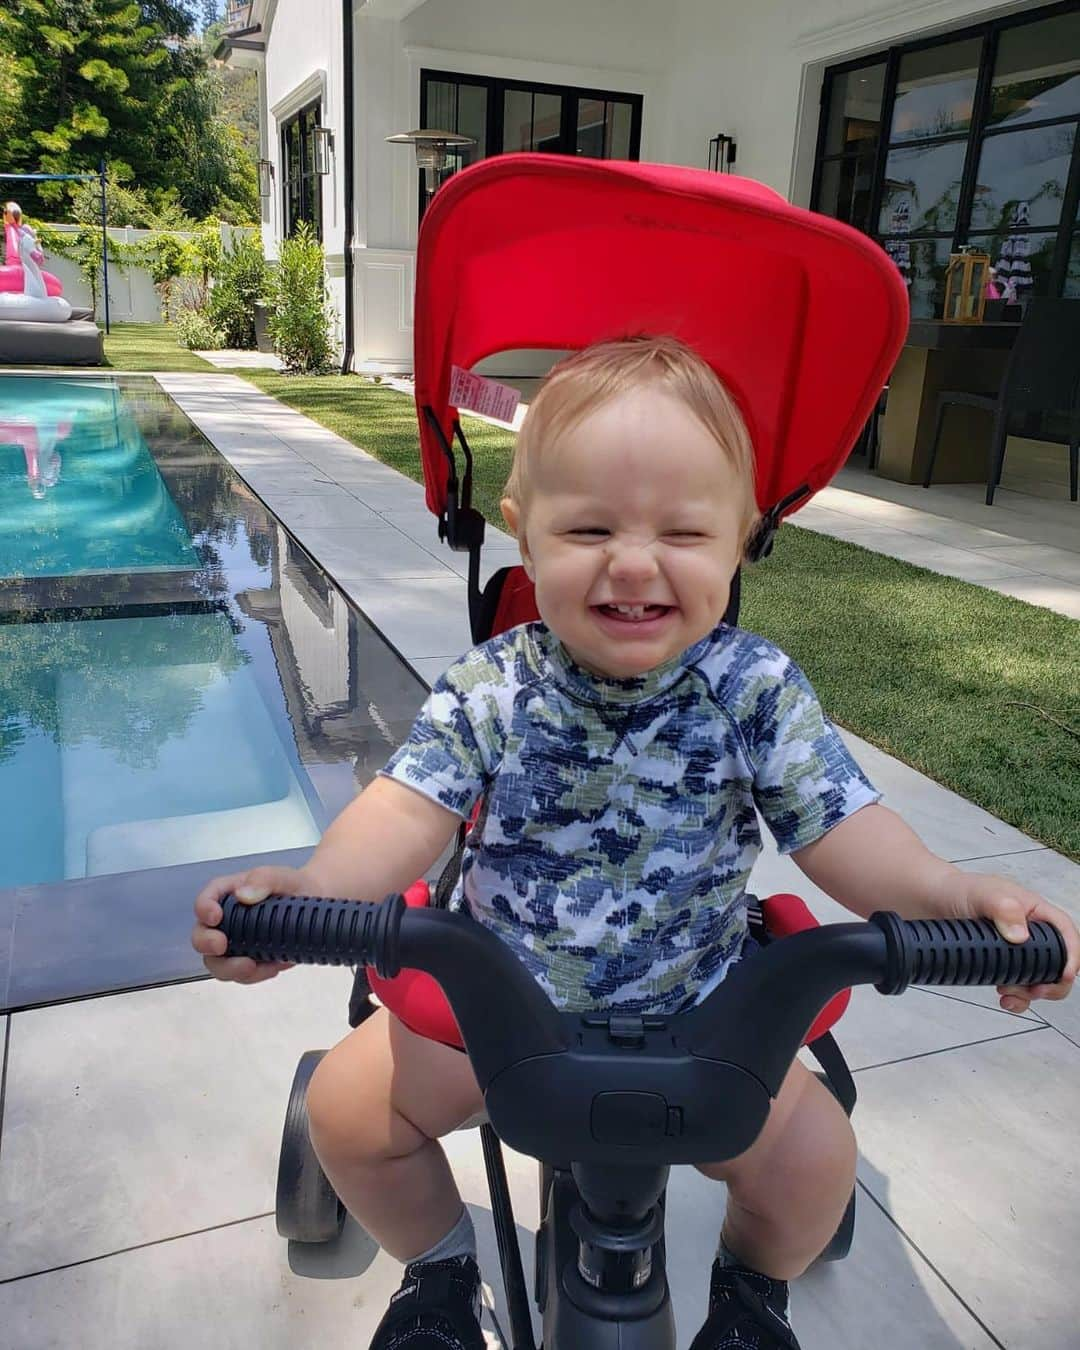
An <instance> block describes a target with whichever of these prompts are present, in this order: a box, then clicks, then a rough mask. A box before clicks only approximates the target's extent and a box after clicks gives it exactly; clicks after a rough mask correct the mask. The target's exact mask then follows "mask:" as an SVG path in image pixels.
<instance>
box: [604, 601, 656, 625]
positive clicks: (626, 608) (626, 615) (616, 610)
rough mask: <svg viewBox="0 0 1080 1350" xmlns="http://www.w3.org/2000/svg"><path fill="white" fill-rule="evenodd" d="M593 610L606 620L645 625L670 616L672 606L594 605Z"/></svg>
mask: <svg viewBox="0 0 1080 1350" xmlns="http://www.w3.org/2000/svg"><path fill="white" fill-rule="evenodd" d="M594 608H595V609H596V610H598V611H599V612H600V613H601V614H603V615H604V616H605V618H608V619H617V620H618V621H619V622H620V623H645V622H647V621H648V620H649V619H659V618H662V617H663V616H664V615H665V614H670V613H671V611H672V610H673V609H674V606H673V605H595V606H594Z"/></svg>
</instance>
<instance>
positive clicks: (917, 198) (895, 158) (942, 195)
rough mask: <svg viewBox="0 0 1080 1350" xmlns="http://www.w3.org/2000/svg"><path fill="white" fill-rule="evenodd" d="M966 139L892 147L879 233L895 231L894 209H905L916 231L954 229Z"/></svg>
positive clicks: (886, 174)
mask: <svg viewBox="0 0 1080 1350" xmlns="http://www.w3.org/2000/svg"><path fill="white" fill-rule="evenodd" d="M966 149H967V142H966V141H947V142H945V144H944V145H919V146H911V147H906V148H904V149H902V150H891V151H890V152H889V158H888V160H887V162H886V165H885V190H884V193H883V195H882V199H881V214H880V216H879V217H878V233H879V234H889V233H890V232H891V231H892V228H893V227H892V226H890V221H891V219H892V217H893V214H894V212H900V213H901V214H904V213H906V215H907V218H908V220H910V222H911V225H910V228H911V229H912V230H914V231H919V232H922V231H927V230H943V231H944V230H952V229H953V228H954V227H955V225H956V199H957V197H958V196H959V194H960V177H961V175H962V173H963V171H964V152H965V150H966Z"/></svg>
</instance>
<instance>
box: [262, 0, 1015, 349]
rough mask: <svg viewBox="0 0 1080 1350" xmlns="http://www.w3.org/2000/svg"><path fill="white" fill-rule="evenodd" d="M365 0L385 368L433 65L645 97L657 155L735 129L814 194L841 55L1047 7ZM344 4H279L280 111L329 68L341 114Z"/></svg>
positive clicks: (754, 157)
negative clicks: (826, 88)
mask: <svg viewBox="0 0 1080 1350" xmlns="http://www.w3.org/2000/svg"><path fill="white" fill-rule="evenodd" d="M356 4H357V8H356V67H355V69H356V80H355V88H356V118H355V127H356V142H357V143H356V166H355V183H356V213H357V218H356V227H355V252H354V262H355V319H356V323H355V363H356V365H357V366H366V367H368V368H373V369H378V368H385V369H389V368H396V369H408V368H409V367H410V364H411V353H412V330H411V316H412V301H413V278H414V261H415V256H414V248H415V241H416V215H417V174H416V168H415V163H414V160H413V158H412V155H411V151H410V150H409V149H407V148H405V147H402V146H390V145H387V144H386V142H385V138H386V136H388V135H390V134H392V133H393V132H397V131H407V130H411V129H413V128H415V127H416V126H417V125H418V121H419V117H420V102H419V99H420V71H421V69H422V68H428V69H442V70H450V71H456V72H459V73H462V74H479V75H488V76H495V77H502V78H511V79H514V78H517V79H527V80H534V81H543V82H546V83H552V84H564V85H577V86H583V87H595V88H606V89H612V90H619V91H627V92H631V93H637V94H642V95H643V96H644V115H643V123H642V145H641V156H642V158H643V159H653V160H661V161H668V162H672V163H678V164H689V165H698V166H701V167H704V166H705V164H706V162H707V155H708V143H709V140H710V138H711V137H713V136H715V135H716V134H717V133H719V132H723V133H725V134H728V135H731V136H734V137H735V139H736V142H737V145H738V157H737V161H736V171H737V172H739V173H742V174H746V175H748V176H750V177H753V178H758V179H760V180H762V181H763V182H765V183H768V184H770V185H771V186H772V187H774V188H776V189H777V190H778V191H780V192H781V193H783V194H784V195H785V196H788V197H789V198H790V199H791V200H794V201H796V202H799V203H802V204H806V203H807V202H808V200H809V194H810V180H811V175H812V170H813V160H814V148H815V142H816V134H817V122H818V106H819V98H820V90H821V77H822V71H823V69H824V67H825V66H826V65H827V64H830V63H833V62H836V61H839V60H844V59H847V58H849V57H852V56H857V55H859V54H861V53H864V52H870V51H874V50H877V49H880V48H883V47H887V46H889V45H892V44H894V43H896V42H899V41H904V40H907V39H910V38H913V37H916V36H925V35H928V34H929V33H931V32H934V31H943V30H949V29H953V28H958V27H961V26H962V25H963V24H964V23H965V22H971V21H973V20H976V19H979V18H985V17H987V16H989V15H991V14H999V13H1001V12H1003V10H1004V9H1006V8H1012V9H1018V8H1034V7H1036V6H1034V5H1024V6H1011V7H1006V6H1001V5H988V4H986V3H985V0H984V2H983V3H980V2H979V0H885V3H873V0H803V2H802V3H800V2H799V0H667V3H666V4H663V5H657V4H655V3H650V2H649V0H545V2H544V3H543V4H537V3H536V0H427V3H425V4H422V5H420V6H419V7H417V8H414V9H413V10H412V12H411V13H409V14H408V15H407V16H406V17H404V18H402V19H395V18H386V17H376V16H375V13H367V12H366V6H365V5H363V3H362V0H356ZM376 12H377V11H376ZM382 12H383V13H385V12H386V10H385V7H384V8H383V10H382ZM338 13H339V5H338V4H337V3H336V0H278V13H277V16H276V18H275V20H274V24H273V32H272V40H271V42H270V44H269V49H268V54H267V90H268V102H269V103H270V104H271V106H273V103H274V100H275V98H280V97H281V96H282V93H283V91H285V90H287V89H289V88H295V87H296V85H297V84H298V83H300V82H301V81H302V80H303V79H304V78H305V76H306V75H309V74H310V72H311V71H313V70H316V69H319V68H322V69H325V70H326V72H327V78H328V89H327V107H328V114H327V115H328V116H329V117H331V118H334V117H336V116H337V115H338V114H337V110H338V108H339V107H340V94H339V92H338V85H337V81H338V79H339V65H340V45H341V43H340V32H339V26H338V23H337V15H338ZM286 21H287V22H286ZM283 24H285V26H283ZM332 124H334V125H336V123H332ZM274 153H275V154H276V145H275V150H274ZM338 224H339V218H338V219H337V220H336V221H335V226H336V227H337V226H338ZM340 237H341V235H340V229H339V228H337V229H336V233H335V234H334V238H337V239H340ZM328 238H329V236H328Z"/></svg>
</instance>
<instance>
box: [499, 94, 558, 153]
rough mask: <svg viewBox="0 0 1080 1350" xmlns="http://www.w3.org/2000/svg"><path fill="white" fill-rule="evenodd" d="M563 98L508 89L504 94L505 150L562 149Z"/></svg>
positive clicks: (555, 95) (556, 95)
mask: <svg viewBox="0 0 1080 1350" xmlns="http://www.w3.org/2000/svg"><path fill="white" fill-rule="evenodd" d="M561 130H562V97H561V95H559V94H543V93H536V94H534V93H533V92H532V90H531V89H507V90H506V92H505V93H504V95H503V149H504V150H547V151H549V152H551V151H556V152H557V151H559V150H561V149H562V140H561Z"/></svg>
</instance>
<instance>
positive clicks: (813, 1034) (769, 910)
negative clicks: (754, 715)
mask: <svg viewBox="0 0 1080 1350" xmlns="http://www.w3.org/2000/svg"><path fill="white" fill-rule="evenodd" d="M429 901H430V892H429V890H428V884H427V882H426V881H418V882H416V883H415V885H413V886H410V887H409V889H408V890H407V891H406V892H405V903H406V904H407V905H411V906H414V907H417V908H420V907H422V906H424V905H427V904H428V903H429ZM762 910H763V912H764V914H765V926H766V928H767V929H768V931H769V933H770V935H771V936H772V937H775V938H780V937H786V936H787V935H788V934H789V933H798V932H801V931H802V929H804V928H816V927H817V919H815V918H814V916H813V915H812V914H811V913H810V911H809V910H808V909H807V907H806V905H805V904H804V903H803V901H802V900H800V899H799V897H798V896H797V895H770V896H769V898H768V899H767V900H764V901H763V902H762ZM368 980H369V981H370V983H371V989H372V992H373V993H374V994H376V995H377V996H378V998H379V1001H380V1002H381V1003H383V1004H384V1005H385V1006H386V1007H387V1008H389V1009H390V1011H391V1012H392V1013H393V1014H394V1016H395V1017H397V1018H398V1019H399V1020H400V1021H402V1022H404V1023H405V1025H406V1026H407V1027H408V1028H409V1029H410V1030H411V1031H415V1032H416V1033H417V1035H419V1036H426V1037H427V1038H428V1040H432V1041H441V1042H442V1043H443V1045H452V1046H454V1047H455V1049H459V1050H460V1049H461V1048H462V1040H461V1032H460V1031H459V1030H458V1024H457V1022H456V1021H455V1020H454V1014H453V1013H452V1012H451V1011H450V1005H449V1003H447V1001H446V995H445V994H444V993H443V991H442V988H441V987H440V986H439V985H438V984H437V983H436V981H435V980H434V979H433V978H432V977H431V976H430V975H426V974H424V972H423V971H419V970H403V971H402V972H401V974H400V975H395V977H394V978H393V979H392V980H383V979H380V978H379V976H378V975H377V974H376V973H375V971H374V970H373V969H371V968H370V967H369V969H368ZM850 1000H851V990H850V989H845V990H844V991H843V992H842V993H839V994H837V995H836V997H835V998H833V999H831V1000H830V1001H829V1002H828V1003H827V1004H826V1005H825V1007H824V1008H822V1010H821V1012H820V1013H818V1015H817V1017H816V1018H815V1019H814V1022H813V1025H812V1026H811V1027H810V1030H809V1031H808V1032H807V1033H806V1044H808V1045H809V1044H810V1042H811V1041H815V1040H817V1038H818V1037H819V1036H821V1035H823V1034H824V1033H825V1032H826V1031H828V1030H829V1028H830V1027H831V1026H832V1025H833V1023H834V1022H836V1021H838V1020H839V1018H840V1017H841V1016H842V1015H843V1012H844V1010H845V1009H846V1008H847V1005H848V1003H849V1002H850Z"/></svg>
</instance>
